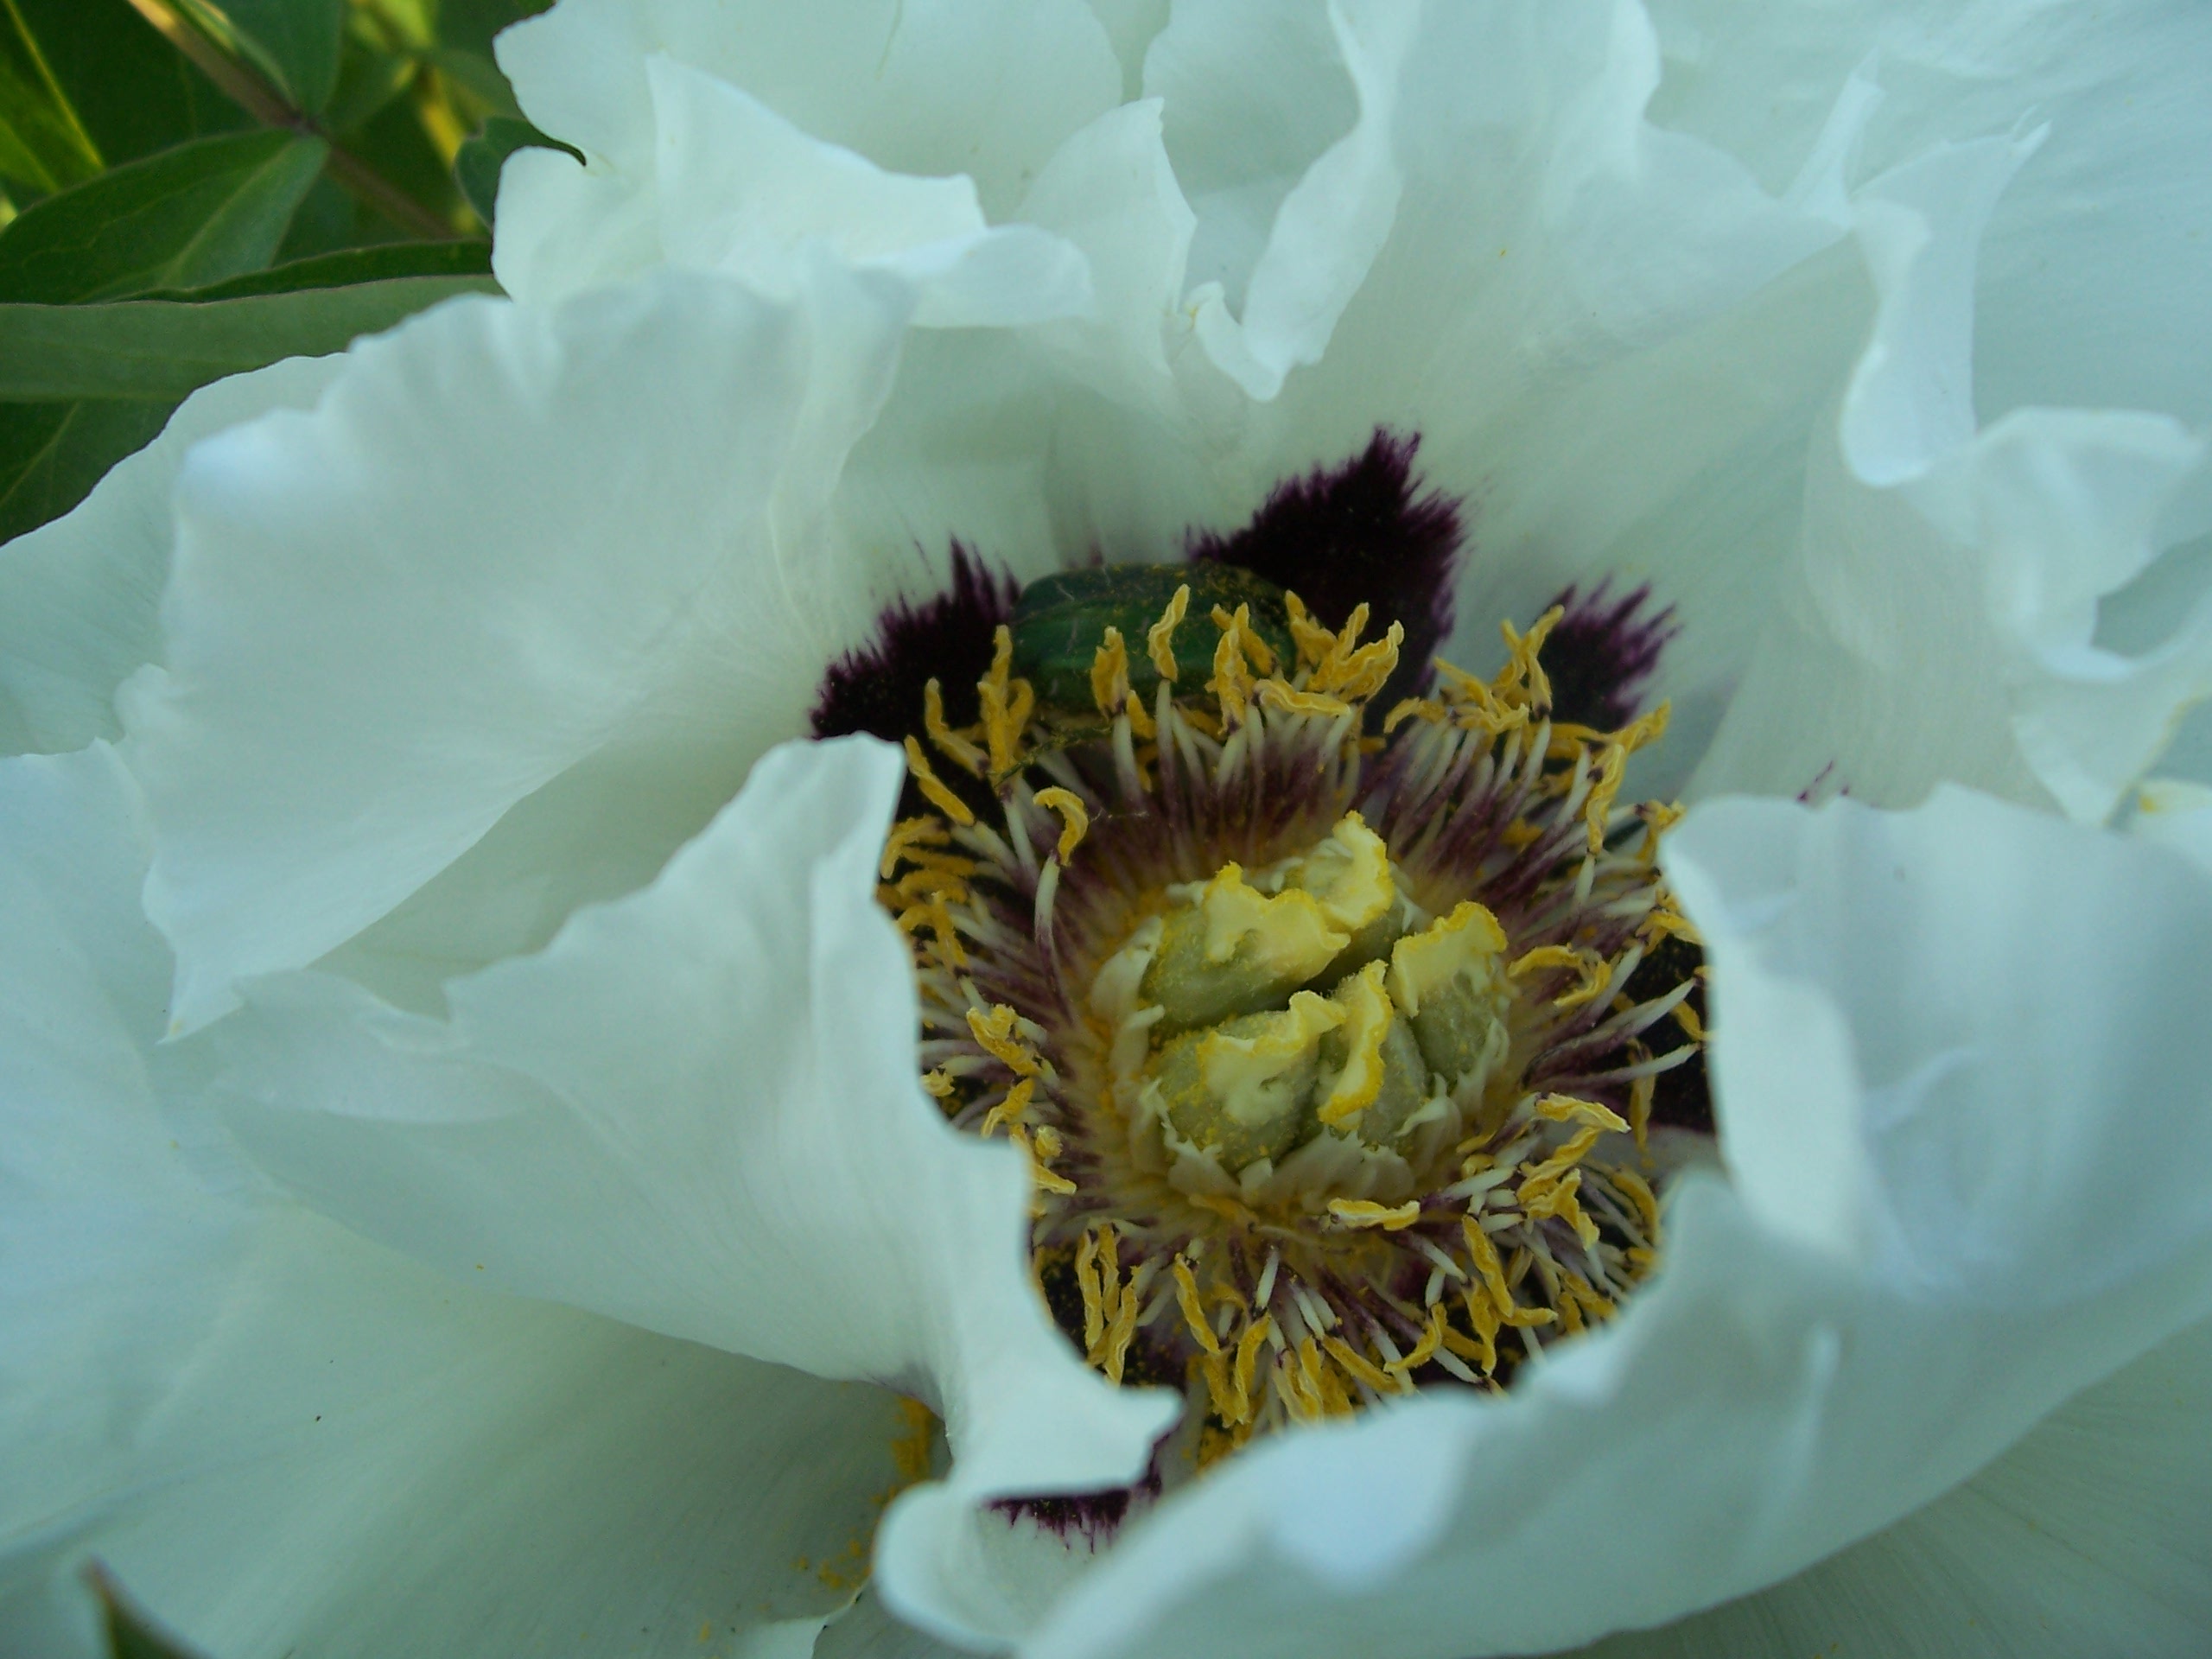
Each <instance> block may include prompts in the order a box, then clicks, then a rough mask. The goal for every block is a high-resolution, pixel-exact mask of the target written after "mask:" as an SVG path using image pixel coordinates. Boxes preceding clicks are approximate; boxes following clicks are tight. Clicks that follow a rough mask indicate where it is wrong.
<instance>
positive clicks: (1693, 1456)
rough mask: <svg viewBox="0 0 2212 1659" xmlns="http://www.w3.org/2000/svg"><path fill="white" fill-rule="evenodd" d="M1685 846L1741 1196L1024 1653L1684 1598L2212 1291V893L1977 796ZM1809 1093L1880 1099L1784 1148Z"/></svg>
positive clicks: (1678, 1212)
mask: <svg viewBox="0 0 2212 1659" xmlns="http://www.w3.org/2000/svg"><path fill="white" fill-rule="evenodd" d="M1668 859H1669V870H1670V873H1671V874H1672V875H1673V877H1674V879H1675V880H1676V881H1677V882H1678V883H1679V885H1680V887H1681V893H1682V895H1683V899H1684V902H1685V906H1686V907H1687V908H1688V911H1689V912H1690V913H1691V914H1692V916H1693V917H1694V919H1695V920H1696V922H1697V924H1698V926H1699V928H1700V931H1701V932H1702V933H1703V935H1704V937H1705V938H1706V940H1707V949H1708V952H1709V959H1710V960H1711V961H1712V963H1713V969H1714V977H1713V995H1714V999H1715V1001H1714V1007H1713V1033H1714V1043H1715V1047H1714V1051H1713V1064H1714V1067H1715V1079H1716V1086H1717V1091H1718V1092H1717V1097H1718V1101H1719V1109H1720V1114H1721V1121H1722V1148H1723V1152H1724V1154H1725V1155H1726V1158H1727V1159H1728V1160H1729V1161H1730V1164H1731V1166H1732V1168H1734V1170H1735V1172H1736V1185H1735V1186H1730V1185H1725V1184H1724V1183H1722V1182H1721V1181H1720V1180H1719V1179H1714V1178H1713V1177H1711V1176H1707V1175H1695V1176H1692V1177H1689V1178H1687V1179H1684V1180H1683V1182H1682V1183H1681V1185H1679V1186H1678V1187H1677V1189H1676V1192H1675V1197H1674V1199H1673V1202H1672V1208H1671V1216H1672V1222H1671V1226H1670V1230H1669V1241H1668V1246H1667V1262H1666V1266H1665V1268H1664V1269H1663V1270H1662V1275H1661V1276H1660V1278H1659V1279H1658V1280H1657V1281H1655V1282H1654V1283H1653V1284H1652V1285H1651V1286H1650V1287H1648V1288H1647V1289H1645V1290H1644V1291H1643V1292H1642V1293H1640V1294H1638V1295H1637V1297H1636V1298H1635V1299H1634V1300H1632V1301H1631V1302H1630V1305H1629V1306H1628V1307H1627V1308H1626V1309H1625V1310H1624V1314H1623V1316H1622V1318H1621V1319H1619V1320H1618V1321H1617V1322H1616V1323H1614V1324H1613V1325H1609V1326H1607V1327H1606V1328H1605V1330H1603V1331H1601V1332H1599V1333H1597V1334H1596V1335H1594V1336H1592V1337H1590V1338H1585V1339H1583V1340H1581V1341H1580V1342H1579V1343H1576V1344H1561V1345H1560V1346H1558V1347H1556V1348H1555V1349H1554V1351H1553V1353H1552V1356H1551V1357H1549V1358H1548V1359H1547V1360H1546V1361H1545V1362H1544V1363H1541V1365H1539V1366H1538V1367H1537V1368H1535V1370H1534V1371H1533V1372H1532V1373H1530V1374H1529V1375H1527V1376H1523V1377H1522V1378H1521V1379H1520V1380H1519V1381H1518V1382H1517V1383H1516V1386H1515V1388H1514V1389H1513V1391H1512V1393H1511V1394H1510V1395H1508V1396H1507V1397H1506V1398H1504V1399H1503V1400H1501V1401H1497V1402H1486V1401H1482V1400H1478V1399H1470V1398H1467V1397H1465V1396H1457V1397H1453V1396H1447V1395H1438V1394H1432V1395H1429V1396H1428V1397H1426V1398H1424V1399H1422V1400H1421V1401H1419V1402H1414V1404H1412V1405H1410V1406H1408V1407H1407V1408H1403V1409H1402V1410H1398V1411H1393V1412H1376V1413H1372V1414H1369V1415H1368V1416H1366V1417H1365V1418H1363V1419H1362V1420H1360V1421H1357V1422H1356V1423H1355V1424H1353V1425H1351V1426H1350V1427H1345V1428H1342V1429H1336V1430H1331V1431H1327V1432H1322V1433H1309V1434H1300V1435H1285V1436H1282V1437H1280V1438H1278V1439H1277V1440H1274V1442H1272V1443H1270V1444H1268V1445H1267V1446H1261V1447H1257V1448H1255V1449H1254V1450H1252V1451H1250V1452H1247V1453H1245V1454H1243V1455H1242V1456H1240V1457H1239V1458H1238V1459H1236V1460H1235V1461H1234V1462H1232V1463H1231V1464H1230V1465H1227V1466H1225V1467H1224V1468H1223V1469H1221V1470H1219V1471H1215V1472H1214V1473H1213V1474H1212V1475H1211V1476H1210V1477H1209V1478H1208V1479H1207V1480H1206V1481H1205V1482H1204V1483H1201V1484H1198V1486H1196V1487H1194V1488H1192V1489H1190V1490H1188V1491H1185V1492H1184V1493H1182V1494H1180V1495H1179V1496H1178V1497H1175V1498H1173V1499H1171V1500H1170V1501H1169V1502H1168V1503H1166V1504H1165V1505H1163V1506H1162V1507H1161V1509H1160V1510H1157V1511H1155V1512H1154V1516H1152V1517H1150V1518H1149V1519H1147V1521H1145V1522H1141V1523H1139V1525H1138V1526H1137V1527H1136V1528H1135V1529H1133V1531H1132V1532H1131V1533H1130V1535H1128V1537H1127V1538H1125V1539H1124V1540H1123V1541H1122V1543H1121V1544H1120V1545H1119V1546H1117V1548H1116V1549H1115V1550H1114V1552H1113V1553H1112V1554H1109V1556H1108V1557H1107V1558H1106V1559H1105V1560H1103V1562H1102V1563H1101V1564H1100V1565H1099V1566H1098V1567H1096V1568H1094V1569H1093V1571H1092V1572H1091V1573H1090V1575H1089V1576H1088V1577H1087V1578H1086V1579H1084V1580H1083V1581H1082V1582H1081V1583H1079V1584H1078V1585H1077V1586H1076V1587H1075V1589H1074V1590H1073V1591H1072V1592H1071V1593H1070V1594H1069V1595H1068V1597H1067V1598H1066V1599H1065V1600H1064V1601H1063V1602H1062V1603H1061V1604H1060V1605H1058V1607H1057V1608H1056V1609H1055V1610H1054V1611H1053V1613H1052V1618H1050V1620H1049V1621H1048V1622H1047V1623H1046V1624H1045V1625H1044V1626H1043V1627H1042V1628H1041V1629H1039V1630H1036V1631H1035V1632H1033V1634H1032V1635H1031V1637H1029V1639H1028V1641H1027V1643H1026V1644H1025V1650H1027V1651H1034V1652H1037V1653H1047V1652H1049V1653H1052V1654H1054V1655H1067V1656H1088V1655H1093V1654H1106V1653H1113V1654H1133V1653H1143V1654H1146V1655H1147V1656H1170V1655H1179V1654H1192V1655H1197V1654H1203V1653H1208V1652H1218V1651H1222V1650H1224V1649H1230V1648H1241V1649H1245V1650H1253V1649H1267V1650H1269V1651H1280V1652H1282V1653H1286V1654H1308V1653H1310V1654H1315V1655H1320V1654H1325V1653H1329V1652H1341V1651H1344V1650H1347V1649H1352V1648H1355V1647H1357V1648H1359V1649H1363V1650H1372V1649H1384V1650H1389V1651H1392V1652H1398V1653H1404V1654H1407V1655H1409V1656H1417V1655H1431V1656H1436V1659H1443V1656H1446V1655H1452V1654H1484V1653H1505V1652H1529V1651H1541V1650H1548V1649H1551V1648H1554V1647H1556V1646H1560V1645H1564V1644H1567V1643H1573V1642H1576V1641H1583V1640H1587V1639H1589V1638H1590V1637H1593V1636H1596V1635H1598V1634H1599V1633H1600V1632H1602V1631H1604V1630H1608V1629H1615V1628H1620V1627H1623V1626H1634V1625H1639V1624H1657V1623H1660V1622H1662V1621H1665V1620H1668V1619H1671V1618H1679V1617H1681V1615H1682V1614H1684V1613H1685V1612H1688V1611H1693V1610H1694V1609H1696V1608H1698V1607H1700V1606H1704V1605H1712V1604H1714V1603H1717V1602H1719V1601H1720V1600H1722V1599H1726V1598H1729V1597H1732V1596H1738V1595H1741V1594H1743V1593H1745V1592H1747V1591H1750V1590H1751V1589H1754V1588H1757V1587H1758V1586H1762V1585H1765V1584H1770V1583H1773V1582H1776V1581H1777V1580H1782V1579H1783V1578H1785V1577H1788V1576H1789V1575H1790V1574H1792V1573H1797V1572H1799V1571H1801V1570H1802V1569H1803V1568H1804V1567H1807V1566H1808V1565H1809V1564H1810V1563H1812V1562H1814V1561H1815V1560H1820V1559H1821V1558H1822V1557H1824V1556H1826V1555H1827V1554H1831V1553H1833V1552H1834V1550H1836V1549H1837V1548H1840V1547H1841V1546H1843V1545H1846V1544H1847V1543H1849V1542H1851V1541H1853V1540H1855V1539H1858V1538H1860V1537H1863V1536H1866V1535H1868V1534H1870V1533H1872V1532H1873V1531H1875V1530H1877V1529H1880V1528H1882V1527H1885V1526H1887V1525H1890V1524H1891V1523H1892V1522H1896V1521H1897V1520H1898V1519H1899V1518H1901V1517H1902V1516H1905V1515H1907V1514H1909V1513H1910V1512H1911V1511H1913V1510H1916V1509H1918V1508H1919V1507H1921V1506H1922V1505H1923V1504H1925V1503H1929V1501H1930V1500H1932V1499H1934V1498H1936V1497H1938V1496H1939V1495H1940V1494H1941V1493H1942V1492H1943V1491H1945V1490H1947V1489H1948V1487H1950V1486H1952V1485H1953V1484H1955V1483H1957V1482H1958V1481H1960V1480H1961V1479H1962V1478H1966V1477H1967V1476H1968V1475H1970V1474H1972V1473H1973V1472H1974V1471H1975V1470H1976V1469H1977V1468H1980V1466H1982V1465H1985V1464H1986V1463H1987V1462H1988V1461H1989V1460H1990V1459H1993V1458H1994V1457H1995V1456H1996V1455H1997V1454H1999V1452H2002V1451H2003V1450H2004V1449H2005V1447H2006V1446H2008V1445H2010V1444H2011V1443H2012V1442H2013V1441H2015V1440H2018V1438H2019V1437H2020V1436H2021V1435H2022V1434H2024V1433H2025V1432H2026V1431H2027V1430H2028V1429H2029V1428H2030V1427H2032V1425H2033V1424H2034V1423H2035V1422H2036V1421H2037V1420H2038V1419H2039V1418H2041V1417H2043V1416H2044V1415H2045V1414H2048V1413H2049V1412H2050V1410H2052V1409H2053V1408H2056V1406H2058V1405H2059V1404H2060V1403H2062V1402H2063V1401H2064V1400H2065V1399H2067V1398H2068V1397H2069V1395H2073V1394H2074V1393H2075V1392H2077V1391H2078V1390H2080V1389H2082V1388H2085V1387H2087V1386H2089V1385H2091V1384H2093V1383H2096V1382H2097V1381H2098V1380H2099V1379H2100V1378H2101V1376H2105V1375H2106V1374H2107V1373H2109V1372H2111V1371H2112V1370H2114V1369H2115V1368H2116V1367H2117V1366H2119V1365H2120V1364H2122V1363H2126V1361H2127V1360H2128V1359H2129V1358H2131V1357H2133V1356H2135V1355H2137V1354H2139V1353H2141V1352H2143V1351H2146V1350H2147V1349H2148V1348H2150V1347H2151V1346H2152V1345H2153V1344H2156V1343H2158V1341H2160V1340H2162V1339H2164V1338H2165V1337H2167V1336H2168V1335H2170V1334H2171V1333H2172V1332H2175V1331H2177V1330H2178V1329H2180V1328H2182V1327H2183V1326H2184V1325H2187V1324H2189V1323H2190V1322H2191V1321H2192V1320H2194V1319H2198V1318H2201V1317H2202V1313H2203V1311H2204V1310H2205V1308H2206V1307H2207V1306H2208V1305H2212V1184H2208V1182H2207V1180H2206V1178H2205V1172H2206V1171H2207V1169H2208V1168H2212V1122H2208V1120H2207V1118H2206V1116H2205V1114H2204V1113H2203V1111H2202V1100H2201V1094H2202V1089H2201V1081H2200V1080H2201V1079H2202V1077H2204V1076H2205V1075H2206V1074H2207V1071H2208V1069H2212V1053H2208V1052H2207V1046H2208V1043H2212V1038H2208V1036H2207V1035H2206V1033H2205V1032H2204V1030H2203V1026H2202V1018H2201V1014H2200V1013H2199V1011H2200V1010H2201V1008H2202V1006H2203V1003H2204V1001H2205V999H2206V997H2207V996H2208V995H2212V963H2208V961H2207V959H2206V957H2205V955H2204V952H2203V950H2202V941H2203V939H2204V938H2206V937H2207V936H2208V934H2212V882H2208V881H2206V880H2205V879H2204V878H2203V877H2202V875H2201V874H2198V873H2197V872H2196V871H2195V870H2194V869H2193V868H2191V867H2190V866H2189V865H2187V864H2186V863H2184V862H2183V861H2180V860H2177V859H2175V858H2173V857H2171V855H2168V854H2166V853H2164V851H2163V850H2161V849H2154V848H2149V847H2145V846H2143V845H2141V844H2140V843H2138V842H2132V841H2130V840H2128V839H2127V838H2126V837H2121V836H2110V835H2104V834H2100V833H2098V832H2094V831H2089V830H2086V829H2077V828H2074V827H2071V826H2069V825H2066V824H2064V823H2059V822H2056V821H2053V820H2050V819H2046V818H2043V817H2037V816H2036V815H2032V814H2029V813H2026V812H2024V811H2021V810H2018V809H2012V808H2006V807H2003V806H2000V805H1999V804H1995V803H1992V802H1988V801H1986V800H1981V799H1979V798H1972V797H1968V796H1966V795H1964V794H1961V793H1959V792H1956V791H1948V792H1945V793H1942V794H1940V795H1938V796H1937V797H1936V799H1935V800H1934V801H1933V802H1931V803H1930V804H1929V805H1928V806H1927V807H1926V808H1924V809H1922V810H1919V811H1916V812H1914V813H1910V814H1902V815H1884V814H1878V813H1875V812H1872V811H1870V810H1866V809H1862V808H1859V807H1856V806H1853V805H1852V804H1849V803H1838V804H1834V805H1832V806H1831V807H1830V808H1828V809H1827V810H1825V811H1823V812H1821V813H1820V814H1813V813H1808V812H1807V811H1805V810H1802V809H1799V808H1796V807H1793V806H1789V805H1786V804H1779V803H1751V802H1736V803H1726V804H1720V805H1719V806H1712V807H1706V808H1701V809H1700V810H1698V811H1697V812H1695V813H1694V814H1693V815H1692V817H1691V818H1690V820H1689V822H1688V823H1686V824H1685V825H1684V826H1682V828H1681V829H1680V830H1679V831H1678V832H1677V833H1676V835H1675V837H1674V838H1673V839H1672V840H1671V841H1670V842H1669V853H1668ZM1779 988H1795V989H1796V991H1797V992H1798V995H1796V996H1795V997H1794V998H1792V997H1783V996H1780V995H1773V994H1771V993H1773V992H1775V991H1777V989H1779ZM1808 1009H1818V1010H1820V1011H1821V1013H1822V1014H1823V1016H1824V1018H1825V1020H1826V1021H1827V1024H1828V1025H1829V1027H1831V1029H1832V1030H1834V1032H1835V1033H1838V1036H1839V1039H1840V1040H1839V1041H1838V1042H1834V1043H1828V1044H1824V1045H1810V1046H1808V1045H1806V1044H1805V1043H1804V1042H1803V1040H1802V1031H1801V1029H1800V1027H1798V1026H1797V1025H1796V1023H1794V1022H1795V1021H1796V1020H1798V1019H1799V1018H1800V1017H1802V1014H1803V1013H1804V1011H1806V1010H1808ZM1792 1057H1794V1065H1793V1063H1792ZM1793 1086H1809V1087H1811V1088H1813V1089H1815V1090H1817V1091H1819V1092H1821V1094H1823V1095H1825V1096H1829V1097H1832V1098H1834V1099H1835V1100H1836V1101H1837V1102H1838V1103H1840V1106H1841V1107H1842V1108H1843V1109H1846V1110H1847V1112H1848V1114H1849V1117H1848V1122H1849V1126H1850V1128H1851V1135H1850V1136H1849V1141H1848V1145H1849V1147H1850V1149H1851V1151H1852V1153H1853V1157H1852V1158H1851V1159H1850V1160H1848V1162H1847V1163H1846V1164H1845V1166H1843V1167H1842V1168H1840V1169H1836V1170H1829V1171H1816V1172H1815V1173H1812V1174H1811V1175H1810V1176H1809V1177H1808V1174H1807V1173H1806V1172H1804V1171H1802V1170H1784V1169H1782V1168H1780V1167H1779V1160H1777V1159H1776V1158H1775V1157H1773V1156H1772V1155H1771V1154H1770V1152H1768V1151H1767V1150H1766V1149H1767V1148H1768V1147H1771V1146H1772V1145H1773V1144H1774V1142H1775V1141H1776V1140H1777V1139H1778V1133H1777V1132H1776V1131H1773V1130H1770V1127H1769V1122H1770V1120H1777V1121H1781V1122H1788V1121H1794V1119H1793V1118H1792V1117H1791V1114H1792V1113H1793V1112H1794V1110H1795V1108H1794V1103H1792V1102H1791V1101H1790V1100H1789V1099H1788V1098H1786V1097H1785V1096H1786V1094H1787V1091H1788V1090H1789V1088H1790V1087H1793ZM1777 1089H1779V1090H1781V1091H1782V1092H1781V1093H1779V1094H1778V1093H1777ZM1823 1176H1825V1178H1826V1179H1827V1181H1828V1182H1829V1183H1830V1184H1831V1185H1833V1186H1834V1187H1835V1188H1837V1189H1839V1190H1838V1191H1837V1192H1833V1193H1830V1194H1828V1195H1826V1197H1825V1198H1824V1199H1823V1198H1822V1197H1821V1195H1820V1194H1819V1193H1818V1192H1816V1191H1815V1188H1816V1186H1817V1185H1818V1183H1819V1182H1820V1181H1821V1179H1822V1178H1823ZM1793 1203H1795V1204H1797V1205H1800V1206H1801V1207H1799V1208H1795V1209H1787V1210H1785V1209H1784V1208H1783V1206H1785V1205H1792V1204H1793ZM1777 1221H1779V1222H1780V1223H1782V1225H1780V1226H1777V1225H1775V1224H1774V1223H1775V1222H1777ZM1317 1493H1325V1494H1326V1500H1325V1502H1316V1501H1315V1494H1317ZM1592 1539H1603V1540H1605V1541H1606V1544H1605V1548H1604V1549H1603V1550H1602V1552H1601V1553H1600V1555H1601V1559H1600V1558H1595V1557H1593V1556H1592V1544H1591V1541H1592ZM1563 1586H1572V1590H1573V1593H1572V1594H1567V1593H1565V1590H1564V1588H1563Z"/></svg>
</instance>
